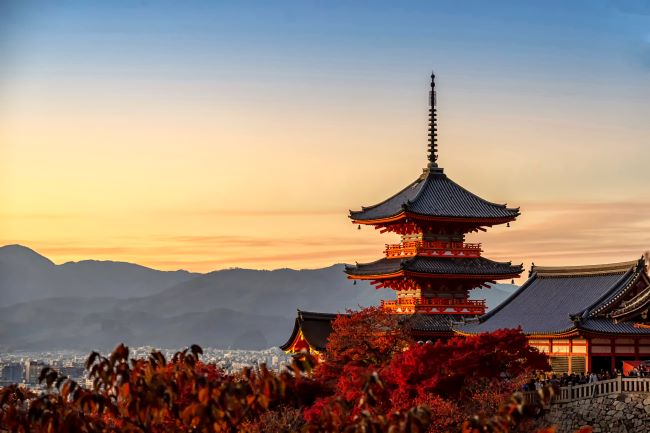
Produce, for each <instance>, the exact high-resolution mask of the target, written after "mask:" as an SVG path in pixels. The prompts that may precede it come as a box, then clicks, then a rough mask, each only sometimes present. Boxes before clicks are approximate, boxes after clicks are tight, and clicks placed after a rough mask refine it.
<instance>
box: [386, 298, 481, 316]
mask: <svg viewBox="0 0 650 433" xmlns="http://www.w3.org/2000/svg"><path fill="white" fill-rule="evenodd" d="M381 307H382V308H384V309H385V310H388V311H389V312H391V313H415V312H418V313H430V314H484V313H485V309H486V304H485V300H483V299H447V298H401V299H397V300H394V301H385V300H384V301H381Z"/></svg>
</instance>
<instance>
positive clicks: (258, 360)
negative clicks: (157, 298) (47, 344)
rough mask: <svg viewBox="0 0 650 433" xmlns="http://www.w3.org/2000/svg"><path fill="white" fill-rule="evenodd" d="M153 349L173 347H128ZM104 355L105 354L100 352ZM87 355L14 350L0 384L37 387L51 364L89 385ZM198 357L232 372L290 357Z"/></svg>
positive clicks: (143, 351) (230, 353)
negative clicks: (85, 366)
mask: <svg viewBox="0 0 650 433" xmlns="http://www.w3.org/2000/svg"><path fill="white" fill-rule="evenodd" d="M153 350H160V351H161V352H162V353H163V354H165V356H166V357H167V358H168V359H169V358H170V357H171V356H172V355H173V354H174V353H175V352H176V351H177V349H174V350H171V349H156V348H153V347H148V346H145V347H138V348H131V349H130V355H131V357H132V358H135V359H139V358H146V357H147V356H148V355H149V354H150V353H151V352H152V351H153ZM104 355H106V354H104ZM87 357H88V354H87V353H85V354H82V353H80V352H72V351H53V352H17V353H1V354H0V387H3V386H8V385H12V384H19V385H21V386H24V387H26V388H30V389H34V390H39V389H42V388H43V386H42V385H41V384H39V383H38V378H39V375H40V373H41V370H42V369H43V368H45V367H51V368H53V369H54V370H56V371H57V372H58V373H59V374H60V375H64V376H67V377H69V378H70V379H72V380H74V381H76V382H77V383H79V384H80V385H82V386H87V387H90V386H92V382H90V381H89V380H88V378H87V375H86V369H85V368H84V363H85V362H86V359H87ZM201 360H202V361H203V362H205V363H214V364H216V365H218V366H219V367H220V368H221V369H222V370H223V371H224V372H226V373H229V374H232V373H235V372H238V371H240V370H241V369H242V368H244V367H258V366H260V365H262V364H266V366H267V367H268V368H269V369H270V370H275V371H279V370H281V369H282V368H283V367H284V366H285V365H287V363H288V362H289V361H290V356H288V355H287V354H285V353H284V352H283V351H282V350H280V349H279V348H277V347H273V348H269V349H266V350H237V349H214V348H207V349H203V355H201Z"/></svg>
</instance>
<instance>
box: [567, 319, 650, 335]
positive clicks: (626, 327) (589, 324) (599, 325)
mask: <svg viewBox="0 0 650 433" xmlns="http://www.w3.org/2000/svg"><path fill="white" fill-rule="evenodd" d="M578 328H579V329H584V330H585V331H593V332H599V333H603V334H646V335H650V328H637V327H636V326H634V323H630V322H620V323H614V322H613V321H612V320H611V319H605V318H592V319H586V320H583V321H582V322H580V323H579V325H578Z"/></svg>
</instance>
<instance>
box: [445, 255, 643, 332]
mask: <svg viewBox="0 0 650 433" xmlns="http://www.w3.org/2000/svg"><path fill="white" fill-rule="evenodd" d="M629 263H630V266H629V267H628V268H627V269H622V268H620V267H619V268H618V269H615V270H610V273H604V272H603V271H602V269H603V268H602V267H600V268H598V267H591V268H589V267H587V268H585V267H581V268H567V269H570V270H571V271H573V272H572V273H571V272H566V273H564V274H562V273H558V272H554V273H548V272H543V271H542V270H544V268H540V273H537V272H535V271H534V270H533V272H532V275H531V277H530V278H529V279H528V281H526V282H525V283H524V284H523V285H522V286H521V287H520V288H519V289H518V290H517V291H516V292H515V293H514V294H512V296H510V297H509V298H508V299H506V300H505V301H504V302H503V303H502V304H501V305H499V306H498V307H496V308H495V309H494V310H492V311H490V312H489V313H487V314H485V315H483V316H482V317H481V318H480V321H479V323H474V324H467V325H461V326H457V327H456V328H455V329H457V330H458V331H460V332H465V333H471V334H476V333H481V332H491V331H494V330H497V329H503V328H517V327H521V328H522V330H523V331H524V332H525V333H527V334H547V333H548V334H554V333H560V332H566V331H569V330H571V329H575V327H576V323H574V321H573V320H572V317H573V318H574V319H576V320H579V319H580V320H582V319H584V320H582V322H580V324H579V326H580V327H582V326H594V327H602V326H605V325H604V323H605V322H603V320H606V321H607V320H608V321H609V323H610V324H612V320H611V319H591V318H587V317H588V315H589V312H590V311H593V310H594V309H595V308H597V307H598V306H599V305H601V304H602V303H603V302H605V301H607V300H608V299H611V298H612V297H613V296H614V295H615V294H617V293H619V292H620V291H621V290H623V289H624V288H625V287H626V285H627V283H628V282H630V280H631V279H633V278H636V277H637V276H638V275H639V274H638V273H639V272H642V269H643V267H642V266H640V264H639V262H629ZM581 318H582V319H581ZM612 326H613V325H612ZM626 326H627V325H626ZM585 329H587V328H585ZM612 329H613V328H612ZM618 329H623V327H619V328H618ZM626 329H627V328H626Z"/></svg>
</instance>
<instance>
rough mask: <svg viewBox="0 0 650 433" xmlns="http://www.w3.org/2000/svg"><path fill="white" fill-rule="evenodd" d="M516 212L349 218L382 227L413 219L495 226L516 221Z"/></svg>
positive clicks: (408, 214) (411, 214)
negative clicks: (487, 215) (493, 215)
mask: <svg viewBox="0 0 650 433" xmlns="http://www.w3.org/2000/svg"><path fill="white" fill-rule="evenodd" d="M512 210H513V211H514V212H516V213H515V214H514V215H512V216H509V217H499V218H479V217H461V216H437V215H436V216H434V215H425V214H418V213H414V212H408V211H401V212H399V213H396V214H394V215H392V216H388V217H384V218H376V219H361V218H355V217H354V216H353V215H352V213H351V214H350V216H349V218H350V219H352V223H354V224H365V225H382V224H395V223H399V222H403V221H402V220H406V219H413V220H420V221H432V222H451V223H469V224H472V223H474V224H478V225H495V224H505V223H509V222H512V221H514V220H516V219H517V217H518V216H519V215H520V213H519V210H518V209H512Z"/></svg>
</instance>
